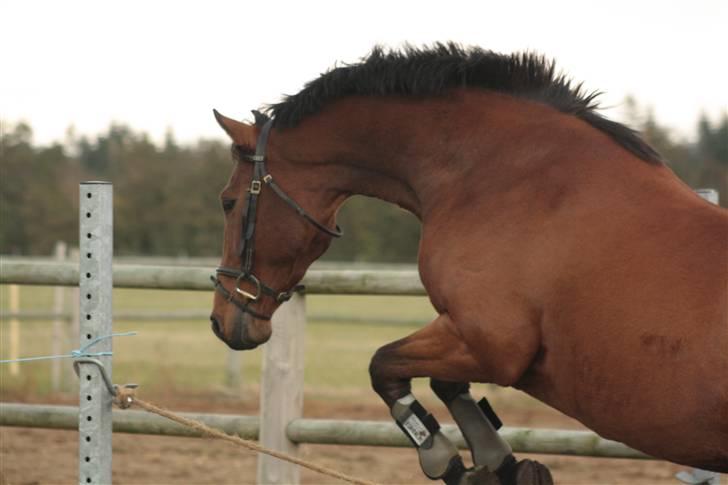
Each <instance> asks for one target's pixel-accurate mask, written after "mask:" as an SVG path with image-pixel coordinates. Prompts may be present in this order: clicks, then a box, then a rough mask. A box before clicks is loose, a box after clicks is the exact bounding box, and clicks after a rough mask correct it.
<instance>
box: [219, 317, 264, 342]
mask: <svg viewBox="0 0 728 485" xmlns="http://www.w3.org/2000/svg"><path fill="white" fill-rule="evenodd" d="M234 325H235V328H233V332H232V335H231V336H230V337H229V338H228V337H226V336H225V332H224V331H223V328H222V325H221V324H220V321H219V320H218V319H217V318H215V316H214V315H210V327H211V328H212V333H214V334H215V335H216V336H217V338H219V339H220V340H222V341H223V342H225V343H226V344H227V346H228V347H230V348H231V349H233V350H251V349H254V348H256V347H257V346H258V344H257V343H254V342H251V341H250V340H248V339H247V338H246V331H245V329H246V324H245V321H244V319H241V320H238V321H236V322H235V323H234Z"/></svg>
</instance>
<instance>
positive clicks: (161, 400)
mask: <svg viewBox="0 0 728 485" xmlns="http://www.w3.org/2000/svg"><path fill="white" fill-rule="evenodd" d="M3 397H4V400H11V399H8V397H9V396H3ZM52 401H54V402H55V403H59V404H74V401H73V399H72V398H71V397H68V398H55V399H52ZM44 402H49V400H48V399H45V400H44ZM155 402H156V403H157V404H160V405H163V406H166V407H169V408H171V409H175V410H180V411H197V412H222V413H237V414H255V413H256V412H257V409H256V408H257V400H253V399H251V400H250V401H249V402H247V403H246V402H241V401H239V400H235V399H231V398H225V397H221V396H198V397H195V398H189V399H185V400H184V401H181V400H180V399H179V397H177V398H176V399H174V398H172V397H165V396H155ZM435 414H436V415H437V417H438V419H440V421H441V422H448V421H449V420H448V419H446V417H445V416H444V415H442V412H441V411H440V412H437V411H436V412H435ZM500 414H501V416H502V417H503V418H504V421H505V422H506V423H508V424H510V425H514V426H529V425H532V426H539V427H559V428H577V429H580V428H581V427H580V425H579V424H578V423H576V422H575V421H573V420H571V419H569V418H567V417H565V416H563V415H560V414H559V413H557V412H555V411H552V410H550V409H548V408H543V409H536V410H533V411H529V412H525V413H524V412H523V411H522V410H519V411H518V412H516V413H512V412H508V411H507V410H504V411H503V412H501V413H500ZM304 415H305V416H306V417H311V418H340V419H376V420H379V419H382V420H384V419H387V413H386V411H385V410H384V409H383V406H382V405H380V404H378V403H377V402H376V401H374V400H371V399H368V398H367V399H363V400H362V401H361V402H360V403H357V404H352V402H351V400H349V399H347V400H343V401H334V400H327V401H323V400H317V399H316V398H315V397H309V396H307V398H306V400H305V409H304ZM77 446H78V445H77V433H76V432H75V431H59V430H42V429H28V428H9V427H5V428H0V472H1V476H2V485H10V484H27V485H30V484H61V483H77V459H78V455H77ZM113 451H114V463H113V477H114V483H116V484H150V485H151V484H155V485H162V484H200V485H202V484H249V483H250V484H252V483H255V475H256V457H255V455H254V454H253V453H251V452H249V451H246V450H244V449H242V448H239V447H235V446H232V445H230V444H228V443H224V442H219V441H215V440H210V439H197V438H174V437H160V436H146V435H129V434H121V433H115V434H114V442H113ZM301 456H302V457H303V458H305V459H307V460H312V461H316V462H318V463H320V464H323V465H326V466H328V467H330V468H335V469H337V470H340V471H342V472H344V473H347V474H350V475H353V476H357V477H362V478H366V479H368V480H372V481H376V482H380V483H384V484H431V483H435V482H432V481H430V480H427V479H426V478H425V477H424V476H423V475H422V473H421V471H420V469H419V465H418V463H417V458H416V454H415V452H414V451H413V450H412V449H404V448H401V449H400V448H374V447H354V446H326V445H303V446H301ZM463 456H464V457H465V456H466V453H463ZM521 456H526V455H521ZM530 457H531V458H535V459H537V460H539V461H541V462H543V463H545V464H547V465H548V466H549V467H550V469H551V470H552V472H553V474H554V478H555V480H556V483H558V484H625V485H626V484H637V485H648V484H650V485H652V484H654V485H663V484H664V485H668V484H669V485H676V484H679V483H680V482H678V481H677V480H676V479H675V478H674V475H675V473H676V472H678V471H680V470H682V469H683V468H682V467H679V466H677V465H672V464H669V463H665V462H658V461H647V460H622V459H602V458H572V457H562V456H548V455H538V456H536V455H533V456H530ZM724 480H725V478H724ZM301 482H302V483H304V484H310V485H313V484H334V483H341V482H339V481H338V480H336V479H332V478H328V477H325V476H322V475H319V474H316V473H314V472H310V471H308V470H302V472H301Z"/></svg>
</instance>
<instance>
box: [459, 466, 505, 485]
mask: <svg viewBox="0 0 728 485" xmlns="http://www.w3.org/2000/svg"><path fill="white" fill-rule="evenodd" d="M458 485H502V484H501V481H500V479H499V478H498V475H496V474H495V473H493V472H490V471H488V469H487V468H485V467H480V468H469V469H468V470H467V471H466V472H465V473H464V474H463V476H462V477H461V478H460V481H459V482H458Z"/></svg>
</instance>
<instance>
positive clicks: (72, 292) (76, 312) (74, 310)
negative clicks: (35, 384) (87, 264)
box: [61, 247, 81, 392]
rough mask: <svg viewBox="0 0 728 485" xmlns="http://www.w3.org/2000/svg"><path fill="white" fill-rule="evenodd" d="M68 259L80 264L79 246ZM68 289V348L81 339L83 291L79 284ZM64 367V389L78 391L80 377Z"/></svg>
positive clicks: (66, 346) (66, 341)
mask: <svg viewBox="0 0 728 485" xmlns="http://www.w3.org/2000/svg"><path fill="white" fill-rule="evenodd" d="M68 259H69V261H70V262H72V263H75V264H76V266H78V263H79V248H77V247H73V248H71V250H70V251H69V252H68ZM67 290H68V293H67V294H66V296H67V297H68V302H67V303H69V307H70V309H71V311H70V312H69V318H68V320H66V322H65V325H66V328H65V331H64V334H65V340H64V343H63V345H64V348H66V349H73V348H75V347H76V346H77V345H78V342H79V341H80V337H79V326H80V325H81V306H80V305H79V303H78V302H79V301H80V300H79V297H80V295H81V291H80V289H79V286H78V285H75V286H72V287H70V288H67ZM63 369H64V372H63V378H62V379H61V382H62V385H63V390H64V391H67V392H76V391H78V377H76V374H75V373H74V371H73V366H72V365H65V366H64V367H63Z"/></svg>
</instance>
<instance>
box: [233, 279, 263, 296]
mask: <svg viewBox="0 0 728 485" xmlns="http://www.w3.org/2000/svg"><path fill="white" fill-rule="evenodd" d="M241 280H246V281H250V282H252V283H253V284H254V285H255V292H256V293H257V294H253V293H250V292H248V291H245V290H243V289H241V288H240V281H241ZM235 292H236V293H238V294H240V295H243V296H244V297H245V298H248V299H249V300H250V301H258V299H259V298H260V295H261V294H262V293H263V288H262V285H261V284H260V280H259V279H258V278H256V277H255V276H254V275H252V274H245V273H241V274H240V275H239V276H238V277H237V278H236V279H235ZM231 295H232V294H231Z"/></svg>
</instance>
